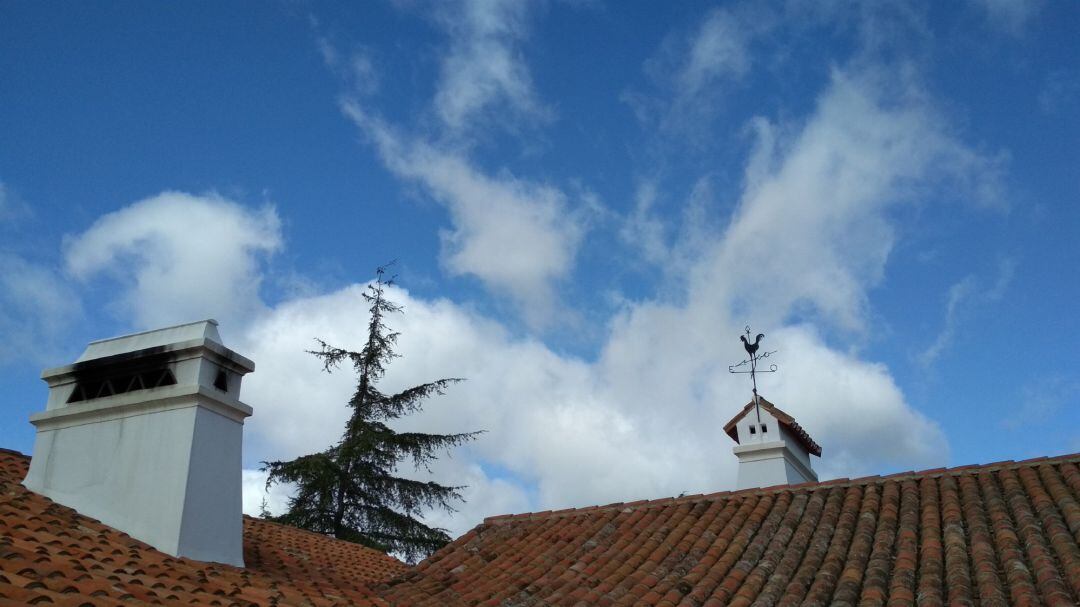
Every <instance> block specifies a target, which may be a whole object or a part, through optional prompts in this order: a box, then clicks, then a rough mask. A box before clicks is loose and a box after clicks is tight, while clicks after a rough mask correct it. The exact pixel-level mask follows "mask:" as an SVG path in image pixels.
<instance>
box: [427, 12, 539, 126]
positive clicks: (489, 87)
mask: <svg viewBox="0 0 1080 607" xmlns="http://www.w3.org/2000/svg"><path fill="white" fill-rule="evenodd" d="M529 10H530V7H529V5H528V3H525V2H515V1H514V0H463V1H462V2H459V3H453V4H443V5H441V6H440V8H439V10H437V11H435V15H436V20H437V22H438V23H439V24H440V25H441V26H442V27H443V29H444V30H445V32H446V33H447V35H448V36H449V41H450V44H449V49H448V50H447V52H446V55H445V56H444V58H443V60H442V67H441V73H440V77H439V83H438V88H437V92H436V94H435V100H434V105H435V111H436V114H437V115H438V116H439V118H440V119H441V121H442V123H443V124H444V125H445V126H446V127H447V129H448V130H449V131H450V132H451V133H455V134H460V133H462V132H463V131H465V130H466V129H467V128H470V127H471V126H472V125H474V124H475V123H477V122H479V121H480V119H481V118H483V119H484V121H491V120H495V121H496V122H499V121H500V120H499V114H498V112H496V111H495V108H496V107H500V108H505V109H508V110H509V111H510V112H512V113H513V114H514V116H515V117H516V118H519V119H526V120H534V121H535V120H540V121H543V120H546V119H548V118H550V117H551V115H552V112H551V110H550V109H549V108H547V107H546V106H545V105H544V104H543V103H541V102H540V100H539V99H538V98H537V95H536V92H535V91H534V89H533V84H532V77H531V76H530V74H529V70H528V67H527V66H526V65H525V61H524V58H523V56H522V50H521V48H520V46H521V43H522V41H523V40H524V39H525V38H526V37H527V35H528V12H529Z"/></svg>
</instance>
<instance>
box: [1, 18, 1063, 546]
mask: <svg viewBox="0 0 1080 607" xmlns="http://www.w3.org/2000/svg"><path fill="white" fill-rule="evenodd" d="M1076 31H1080V8H1078V7H1077V6H1076V5H1074V4H1072V3H1043V2H1033V3H1019V2H1007V1H1002V0H984V1H978V2H974V1H973V2H967V3H959V2H956V3H896V4H888V5H886V4H885V3H868V4H858V3H846V2H827V3H820V2H789V3H704V2H685V3H676V4H671V5H669V4H656V3H606V2H599V1H598V2H536V3H517V2H501V1H498V0H487V1H479V0H477V1H465V2H445V3H427V2H420V1H404V0H403V1H400V2H369V3H364V4H362V5H356V4H355V3H342V4H331V3H308V2H286V3H279V4H267V5H254V4H235V3H234V4H227V5H220V4H217V3H180V4H173V5H160V4H146V3H114V4H110V5H101V4H77V5H71V4H64V5H60V4H49V3H5V4H3V5H2V7H0V83H2V86H0V285H2V290H0V380H2V381H3V385H4V386H5V391H4V392H5V396H4V397H3V401H2V403H3V404H2V408H0V445H2V446H4V447H8V448H14V449H18V450H21V451H24V452H30V451H31V449H32V444H33V428H32V427H31V426H30V425H29V424H28V423H27V422H26V419H27V416H28V415H30V414H31V413H32V412H34V411H37V410H40V409H41V408H43V406H44V399H45V387H44V384H43V383H42V382H41V381H40V380H39V379H38V376H39V374H40V371H41V369H42V368H44V367H49V366H56V365H60V364H64V363H66V362H69V361H71V360H73V359H74V358H75V357H76V356H77V355H78V354H79V352H81V351H82V348H83V347H84V346H85V344H86V342H88V341H90V340H92V339H96V338H102V337H107V336H112V335H116V334H120V333H125V332H129V331H133V330H139V329H143V328H149V327H154V326H159V325H164V324H172V323H179V322H184V321H189V320H193V319H196V318H204V317H214V318H217V319H218V320H220V321H221V323H222V327H221V328H222V333H223V335H224V336H225V338H226V340H227V341H228V342H229V344H228V345H230V346H232V347H233V348H235V349H237V350H238V351H240V352H242V353H243V354H245V355H247V356H249V357H251V358H252V359H254V360H255V361H256V364H257V366H258V370H257V371H256V373H255V374H254V375H252V376H250V377H249V378H248V379H247V380H246V382H245V386H244V390H245V397H244V398H245V400H247V401H248V402H249V403H250V404H251V405H252V406H253V407H254V408H255V411H256V415H255V417H253V418H252V419H251V420H250V421H249V424H248V426H247V434H246V444H245V466H246V467H247V468H248V470H247V471H246V472H245V479H246V480H247V481H248V484H249V486H250V487H252V488H253V487H257V486H258V484H259V482H258V481H259V473H258V472H257V471H256V470H255V468H257V466H258V462H259V461H261V460H264V459H271V458H280V457H290V456H293V455H297V454H300V453H304V452H309V451H312V450H315V449H320V448H323V447H325V446H327V445H328V444H330V443H331V442H333V441H334V440H335V439H336V438H337V435H338V430H339V428H340V427H341V425H340V424H341V422H342V420H343V419H344V415H345V410H344V405H343V403H344V399H345V398H346V397H347V393H348V390H349V384H350V381H351V378H350V377H348V375H347V374H344V373H339V374H336V375H331V376H326V375H325V374H320V373H319V369H318V364H317V361H315V360H314V359H311V357H309V356H308V355H305V354H304V353H303V350H304V349H305V348H309V347H310V346H311V343H312V342H311V339H312V338H314V337H316V336H318V337H321V338H323V339H326V340H328V341H331V342H335V343H339V344H341V345H351V346H356V347H358V346H359V344H360V343H361V340H362V338H363V327H364V320H365V319H364V318H363V315H364V308H363V306H362V302H361V300H360V299H359V292H360V291H361V290H362V288H363V285H364V284H365V283H366V281H368V280H370V279H371V278H372V276H373V270H374V268H375V267H376V266H378V265H379V264H381V263H383V262H386V261H388V260H390V259H396V260H397V265H396V266H395V268H396V271H397V273H398V275H399V288H398V289H396V290H395V291H394V295H395V297H397V298H398V299H399V300H400V301H401V302H402V303H404V304H405V305H406V314H405V315H404V316H402V317H400V318H398V319H395V320H394V323H393V324H394V327H395V328H396V329H398V330H401V331H402V332H403V336H402V341H401V351H402V354H404V357H403V358H402V359H400V360H398V361H397V362H395V364H394V367H393V368H392V369H391V372H390V373H389V374H388V375H387V378H386V382H387V389H392V388H393V387H402V386H405V385H410V383H416V382H419V381H422V380H427V379H432V378H435V377H442V376H463V377H467V378H468V379H469V381H468V382H466V383H464V384H461V385H460V386H458V387H455V388H454V390H453V391H452V392H451V394H449V395H448V396H447V397H445V398H442V399H439V400H436V401H432V402H431V403H430V404H429V405H428V410H427V412H426V413H425V414H424V415H422V416H419V417H417V418H416V419H412V420H406V421H405V422H404V424H403V427H408V428H423V429H426V430H432V431H465V430H472V429H475V428H484V429H486V430H488V433H487V434H485V435H484V436H483V437H482V438H481V439H480V440H479V441H477V442H476V443H474V444H473V445H471V446H469V447H468V448H466V449H464V450H461V451H459V452H456V453H455V455H454V457H453V458H444V460H443V461H440V463H439V465H438V466H437V467H436V468H435V470H434V474H435V475H436V477H437V478H438V479H439V480H441V481H444V482H452V483H465V484H468V485H469V487H470V488H469V490H468V491H467V494H466V495H467V497H468V500H469V501H468V503H467V504H465V505H463V506H462V508H461V512H460V513H458V514H457V515H455V516H450V517H447V516H445V515H433V520H435V521H436V522H439V523H440V524H445V525H446V526H448V527H450V528H451V529H452V530H456V531H460V530H462V529H465V528H468V527H470V526H472V525H473V524H475V523H476V522H477V521H478V519H479V517H481V516H484V515H491V514H497V513H503V512H511V511H521V510H531V509H545V508H552V507H565V506H580V505H587V504H590V503H597V502H603V501H619V500H628V499H638V498H644V497H662V496H666V495H673V494H678V493H681V492H684V491H689V492H699V491H715V490H720V489H725V488H729V487H730V486H732V485H733V484H734V470H735V463H734V457H733V456H732V455H731V451H730V448H731V446H732V444H731V443H730V440H729V439H728V438H727V437H726V436H725V435H723V433H722V431H721V427H722V425H723V423H724V422H725V421H726V420H727V419H728V418H730V417H731V416H732V415H734V413H735V412H736V411H737V410H738V409H739V408H740V407H741V405H742V404H744V403H745V402H746V400H747V399H748V395H749V394H748V393H749V390H748V386H747V385H746V381H745V378H744V377H733V376H730V375H728V373H727V365H729V364H731V363H734V362H738V360H740V359H741V350H740V344H739V342H738V341H737V337H738V335H739V334H740V333H741V331H742V327H743V326H744V325H746V324H748V323H749V324H751V325H753V327H754V329H755V330H758V329H760V330H761V331H763V332H765V333H766V334H767V337H766V340H765V341H766V344H767V346H768V347H769V348H770V349H777V350H778V352H777V354H776V355H775V356H776V360H777V362H778V365H779V367H780V371H779V372H778V373H777V374H775V375H773V376H769V377H767V378H764V379H763V381H762V386H761V391H762V393H763V394H764V395H765V396H767V397H768V398H770V400H772V401H773V402H775V403H776V404H777V405H779V406H780V407H782V408H784V409H785V410H787V411H788V412H790V413H792V414H793V415H795V417H796V418H797V419H799V420H800V422H801V423H802V424H803V425H804V426H805V427H806V428H807V429H808V430H809V432H810V433H811V435H812V436H813V437H814V438H815V439H816V440H817V441H818V442H819V443H821V444H822V446H823V449H824V453H823V458H822V460H821V461H820V463H819V464H816V465H817V467H818V469H819V470H820V471H821V474H822V476H823V477H834V476H853V475H863V474H878V473H888V472H893V471H899V470H904V469H911V468H920V467H923V468H927V467H936V466H940V465H962V464H968V463H977V462H989V461H994V460H1001V459H1021V458H1027V457H1033V456H1038V455H1052V454H1059V453H1065V452H1075V451H1078V450H1080V413H1078V405H1080V377H1078V376H1077V373H1076V368H1077V363H1078V362H1080V359H1078V355H1077V350H1076V346H1075V344H1076V343H1080V324H1078V321H1077V317H1076V314H1075V313H1074V309H1075V303H1074V302H1076V301H1077V300H1078V299H1080V287H1078V283H1080V281H1078V280H1077V275H1078V272H1077V267H1080V253H1078V250H1080V248H1078V246H1077V244H1076V236H1077V234H1078V233H1080V208H1078V205H1077V201H1078V199H1080V170H1078V169H1080V166H1078V155H1077V153H1076V147H1077V144H1078V143H1080V111H1078V108H1080V65H1078V64H1077V62H1076V59H1075V57H1077V56H1080V48H1078V47H1080V41H1078V40H1077V38H1076V36H1075V32H1076ZM422 476H423V475H422ZM254 495H255V493H254V492H253V493H252V494H251V496H249V498H248V499H246V502H245V503H246V506H247V507H249V508H250V507H251V505H252V504H257V503H258V500H257V498H256V497H252V496H254ZM280 498H281V496H280V494H275V496H274V500H276V501H275V502H274V503H275V504H276V503H280Z"/></svg>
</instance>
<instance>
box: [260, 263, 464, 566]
mask: <svg viewBox="0 0 1080 607" xmlns="http://www.w3.org/2000/svg"><path fill="white" fill-rule="evenodd" d="M384 273H385V268H379V269H378V270H377V278H376V281H375V283H374V284H371V285H369V286H368V288H367V292H365V293H364V294H363V296H364V299H365V300H367V302H368V305H369V308H368V309H369V311H370V312H371V320H370V321H369V323H368V335H367V343H366V344H365V345H364V347H363V349H362V350H360V351H359V352H354V351H351V350H345V349H342V348H337V347H334V346H331V345H329V344H327V343H326V342H324V341H322V340H321V339H320V340H316V341H317V342H318V343H319V346H320V349H319V350H318V351H309V352H310V353H311V354H314V355H315V356H317V357H319V358H320V359H322V362H323V368H324V370H326V371H327V372H330V371H332V370H333V369H335V368H337V367H338V365H339V364H340V363H341V362H343V361H348V362H349V363H351V364H352V366H353V368H354V369H355V370H356V375H357V379H358V381H357V386H356V392H355V394H353V396H352V398H351V399H350V400H349V407H350V408H351V409H352V415H351V416H350V418H349V421H348V423H347V424H346V426H345V431H344V433H343V435H342V437H341V440H340V441H339V442H338V444H337V445H335V446H333V447H330V448H329V449H327V450H325V451H323V452H321V453H313V454H311V455H305V456H303V457H299V458H297V459H294V460H292V461H287V462H285V461H276V462H263V470H264V471H268V472H269V477H268V478H267V481H266V486H267V488H268V489H269V487H270V486H271V485H272V484H273V483H292V484H294V485H295V486H296V493H295V495H293V496H292V497H291V498H289V510H288V512H286V513H285V514H283V515H281V516H279V517H276V518H275V520H277V521H279V522H282V523H285V524H288V525H293V526H295V527H300V528H302V529H307V530H309V531H315V532H318V533H323V534H326V535H330V536H333V537H336V538H338V539H342V540H347V541H351V542H357V543H360V544H363V545H365V546H370V547H372V548H375V549H377V550H382V551H383V552H394V553H397V554H400V555H402V556H403V557H404V558H405V559H406V560H408V561H410V562H414V561H416V560H417V559H418V558H421V557H424V556H427V555H428V554H430V553H432V552H434V551H435V550H437V549H438V548H440V547H442V546H443V545H445V544H446V543H447V542H449V541H450V536H449V535H448V534H447V533H446V530H444V529H438V528H433V527H428V526H427V525H425V524H424V523H423V522H421V521H420V519H419V518H418V515H419V514H420V513H421V512H422V511H423V510H424V509H427V508H439V509H443V510H445V511H447V512H452V511H453V510H454V509H453V507H452V506H451V502H453V501H454V500H460V499H462V498H461V495H460V493H459V492H458V491H459V490H460V489H462V487H453V486H446V485H440V484H438V483H435V482H421V481H415V480H410V479H405V478H400V477H396V476H394V471H395V468H396V467H397V465H398V463H399V462H401V461H403V460H407V459H411V460H412V462H413V464H414V465H415V466H416V467H417V468H424V469H428V470H429V471H430V469H429V468H428V464H429V463H430V462H431V461H432V460H434V459H435V456H436V453H437V452H438V451H440V450H442V449H449V448H450V447H454V446H458V445H461V444H462V443H465V442H467V441H469V440H472V439H473V438H475V437H476V435H477V434H479V432H466V433H462V434H421V433H416V432H396V431H394V430H393V429H391V428H390V427H389V426H388V425H387V422H389V421H391V420H394V419H397V418H399V417H401V416H403V415H407V414H409V413H414V412H417V411H420V409H421V402H422V401H423V400H424V399H425V398H427V397H428V396H431V395H432V394H440V395H441V394H443V393H444V390H445V389H446V388H447V387H448V386H449V385H450V384H452V383H456V382H459V381H462V380H461V379H458V378H446V379H439V380H435V381H432V382H428V383H424V384H420V385H418V386H413V387H411V388H408V389H406V390H403V391H401V392H399V393H397V394H392V395H387V394H383V393H382V392H380V391H379V389H378V388H377V387H376V385H377V384H378V382H379V380H380V379H381V378H382V376H383V374H384V373H385V371H386V365H387V364H388V363H389V362H390V361H391V360H392V359H394V358H396V357H397V356H399V355H398V354H396V353H395V352H394V345H395V343H396V342H397V337H398V335H399V334H398V333H395V332H392V331H391V330H390V329H389V328H388V327H387V326H386V324H385V322H384V318H385V316H386V315H388V314H395V313H399V312H401V311H402V307H401V306H399V305H397V304H395V303H394V302H392V301H390V300H388V299H386V297H385V290H386V287H387V286H389V285H391V284H393V279H389V280H384V279H383V276H384Z"/></svg>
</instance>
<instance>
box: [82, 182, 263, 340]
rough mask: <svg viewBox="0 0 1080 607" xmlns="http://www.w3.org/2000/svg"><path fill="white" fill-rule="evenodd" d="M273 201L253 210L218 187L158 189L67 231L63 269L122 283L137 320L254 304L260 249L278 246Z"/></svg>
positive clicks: (142, 323)
mask: <svg viewBox="0 0 1080 607" xmlns="http://www.w3.org/2000/svg"><path fill="white" fill-rule="evenodd" d="M281 243H282V241H281V226H280V221H279V220H278V217H277V214H276V212H275V211H274V209H273V208H272V207H264V208H262V209H259V210H252V209H248V208H246V207H243V206H241V205H239V204H237V203H235V202H232V201H229V200H226V199H224V198H221V197H220V196H217V195H213V194H210V195H206V196H193V195H191V194H185V193H182V192H163V193H161V194H158V195H157V196H154V197H152V198H148V199H146V200H142V201H139V202H136V203H134V204H132V205H130V206H128V207H125V208H123V209H121V210H119V211H116V212H113V213H109V214H108V215H105V216H103V217H101V218H100V219H98V220H97V221H96V222H95V223H94V225H92V226H90V228H89V229H87V230H86V231H85V232H83V233H82V234H79V235H77V236H73V237H68V238H66V239H65V246H64V254H65V259H66V263H67V269H68V271H69V272H70V273H71V274H72V275H73V276H75V277H76V278H78V279H80V280H83V281H86V280H88V279H90V278H92V277H94V276H97V275H99V274H101V275H105V276H108V277H109V278H111V279H113V280H115V281H117V282H118V283H119V284H120V285H122V286H123V293H124V295H123V298H122V302H121V304H122V306H123V310H124V312H125V313H127V314H130V316H131V319H130V321H131V324H132V325H134V326H136V327H155V326H163V325H170V324H176V323H178V322H186V321H190V320H194V319H199V318H208V317H215V318H217V319H218V320H221V321H222V322H223V323H225V324H226V325H228V324H230V321H233V320H239V319H241V318H245V317H246V316H248V315H250V314H252V313H255V312H257V311H258V310H259V309H260V308H261V303H260V300H259V296H258V289H259V283H260V281H261V272H260V270H259V261H260V258H261V257H262V256H265V255H268V254H270V253H273V252H274V251H276V250H277V249H278V248H280V247H281Z"/></svg>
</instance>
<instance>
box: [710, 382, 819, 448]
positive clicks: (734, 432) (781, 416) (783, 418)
mask: <svg viewBox="0 0 1080 607" xmlns="http://www.w3.org/2000/svg"><path fill="white" fill-rule="evenodd" d="M758 400H759V401H760V402H761V408H762V409H765V410H766V411H768V412H769V413H771V414H772V416H773V417H775V418H776V421H778V422H780V424H781V425H782V426H784V428H786V429H787V431H788V432H790V433H791V434H792V435H794V436H795V438H796V439H797V440H798V441H799V442H800V443H801V444H802V446H803V447H804V448H805V449H806V450H807V452H809V453H813V454H814V455H816V456H818V457H821V445H819V444H817V443H816V442H814V439H812V438H810V435H809V434H807V433H806V430H803V427H802V426H800V425H799V423H798V422H796V421H795V418H794V417H791V416H790V415H788V414H787V413H784V412H783V411H781V410H780V408H779V407H777V406H776V405H774V404H772V403H770V402H769V401H767V400H765V398H764V397H761V396H759V397H758ZM753 408H754V401H750V402H748V403H746V406H745V407H743V410H742V411H739V413H738V414H737V415H735V417H733V418H731V421H729V422H728V423H726V424H724V432H727V435H728V436H730V437H731V439H732V440H734V441H735V442H737V443H738V442H740V441H739V430H738V428H736V426H735V425H736V424H738V423H739V420H740V419H742V418H744V417H746V415H747V414H748V413H750V411H751V410H753Z"/></svg>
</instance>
